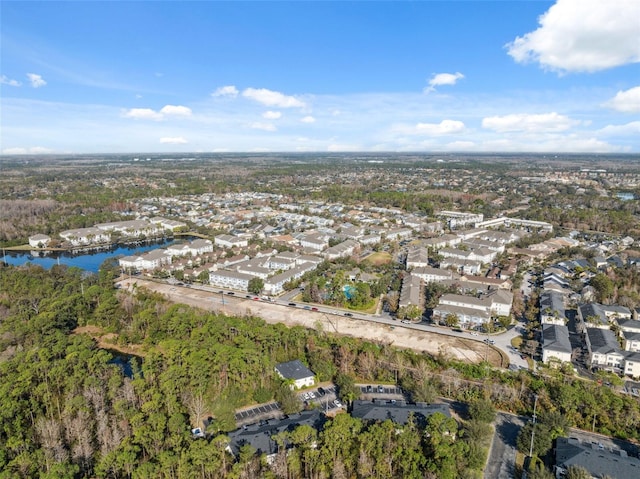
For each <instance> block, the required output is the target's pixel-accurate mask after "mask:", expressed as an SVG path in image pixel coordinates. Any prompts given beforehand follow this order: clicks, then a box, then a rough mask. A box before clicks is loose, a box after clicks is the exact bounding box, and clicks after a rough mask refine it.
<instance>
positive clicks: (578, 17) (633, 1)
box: [506, 0, 640, 72]
mask: <svg viewBox="0 0 640 479" xmlns="http://www.w3.org/2000/svg"><path fill="white" fill-rule="evenodd" d="M639 18H640V2H638V1H637V0H606V1H604V0H592V1H587V0H558V1H557V2H556V4H555V5H553V6H552V7H551V8H550V9H549V10H548V11H547V12H546V13H545V14H543V15H542V16H540V18H539V19H538V22H539V24H540V27H539V28H538V29H537V30H535V31H533V32H529V33H527V34H525V35H524V36H522V37H517V38H516V39H515V40H514V41H513V42H511V43H508V44H507V45H506V48H507V51H508V53H509V55H511V57H513V59H514V60H515V61H516V62H518V63H527V62H531V61H533V62H538V63H540V65H541V66H542V67H543V68H547V69H550V70H554V71H559V72H595V71H598V70H604V69H607V68H612V67H617V66H620V65H625V64H627V63H636V62H640V28H639V27H638V25H639V20H638V19H639Z"/></svg>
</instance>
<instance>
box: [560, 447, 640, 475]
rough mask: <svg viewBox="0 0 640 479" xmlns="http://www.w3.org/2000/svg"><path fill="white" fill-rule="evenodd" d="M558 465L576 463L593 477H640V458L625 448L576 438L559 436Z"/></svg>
mask: <svg viewBox="0 0 640 479" xmlns="http://www.w3.org/2000/svg"><path fill="white" fill-rule="evenodd" d="M555 456H556V457H555V459H556V466H558V467H561V468H563V469H566V468H568V467H569V466H572V465H576V466H580V467H583V468H585V469H586V470H587V471H589V474H591V475H592V476H593V477H602V476H603V475H605V474H606V475H609V476H611V477H612V478H614V479H630V478H632V477H640V460H638V459H637V458H635V457H629V456H628V455H627V453H626V451H623V450H608V449H606V448H604V449H601V448H600V447H599V446H598V445H597V444H588V443H581V442H580V441H579V440H577V439H574V438H566V437H559V438H558V439H557V441H556V448H555Z"/></svg>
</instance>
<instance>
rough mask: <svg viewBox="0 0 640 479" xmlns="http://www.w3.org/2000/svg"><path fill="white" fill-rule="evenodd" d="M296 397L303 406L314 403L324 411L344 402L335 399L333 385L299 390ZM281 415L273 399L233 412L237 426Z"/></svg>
mask: <svg viewBox="0 0 640 479" xmlns="http://www.w3.org/2000/svg"><path fill="white" fill-rule="evenodd" d="M298 399H300V402H301V403H302V405H303V406H304V407H305V408H306V407H314V405H316V406H320V407H322V409H323V410H324V411H331V410H335V409H340V408H343V407H344V404H343V403H342V402H341V401H340V400H339V399H337V396H336V388H335V386H327V387H318V388H315V389H309V390H306V391H302V392H299V393H298ZM282 417H284V413H283V412H282V410H281V409H280V404H278V403H277V402H275V401H274V402H270V403H266V404H259V405H257V406H253V407H250V408H247V409H241V410H238V411H236V413H235V418H236V424H237V426H238V427H241V426H244V425H247V424H254V423H257V422H260V421H267V420H269V419H276V418H278V419H279V418H282Z"/></svg>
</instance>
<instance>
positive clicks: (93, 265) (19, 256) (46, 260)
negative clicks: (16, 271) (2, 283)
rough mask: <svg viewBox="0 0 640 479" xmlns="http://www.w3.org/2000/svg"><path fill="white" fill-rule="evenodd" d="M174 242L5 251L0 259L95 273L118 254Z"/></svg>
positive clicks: (131, 252)
mask: <svg viewBox="0 0 640 479" xmlns="http://www.w3.org/2000/svg"><path fill="white" fill-rule="evenodd" d="M173 242H174V240H173V239H170V240H159V241H150V242H145V243H139V244H132V245H121V246H114V247H113V248H110V249H108V250H102V251H92V252H83V253H81V254H72V253H66V252H65V253H58V252H55V253H54V252H50V253H49V254H46V255H45V254H44V253H45V252H41V253H36V255H34V254H32V253H31V252H28V251H25V252H16V251H7V252H5V253H2V254H1V255H0V261H2V260H4V261H5V262H6V263H9V264H11V265H14V266H22V265H24V264H27V263H33V264H37V265H39V266H42V267H43V268H45V269H49V268H51V267H52V266H53V265H54V264H64V265H67V266H76V267H78V268H81V269H84V270H86V271H91V272H92V273H97V272H98V269H99V268H100V265H101V264H102V263H104V262H105V260H108V259H110V258H115V257H118V256H133V255H138V254H140V253H144V252H146V251H150V250H152V249H156V248H162V247H166V246H169V245H170V244H172V243H173Z"/></svg>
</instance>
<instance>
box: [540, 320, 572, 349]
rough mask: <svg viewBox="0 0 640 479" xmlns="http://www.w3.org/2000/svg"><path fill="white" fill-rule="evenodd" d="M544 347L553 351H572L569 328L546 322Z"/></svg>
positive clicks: (544, 326) (543, 337) (543, 333)
mask: <svg viewBox="0 0 640 479" xmlns="http://www.w3.org/2000/svg"><path fill="white" fill-rule="evenodd" d="M542 347H543V348H544V349H550V350H552V351H561V352H565V353H571V342H570V341H569V328H567V327H566V326H558V325H556V324H545V325H543V327H542Z"/></svg>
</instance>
